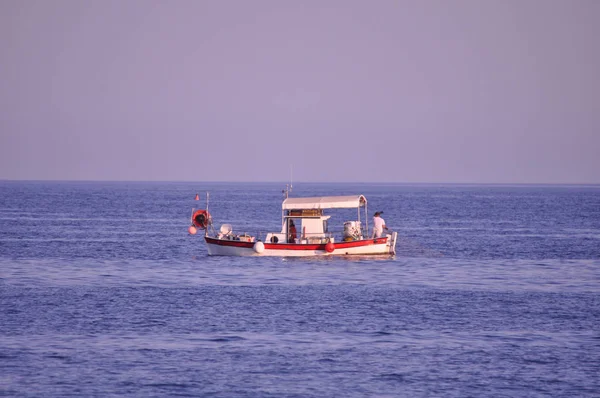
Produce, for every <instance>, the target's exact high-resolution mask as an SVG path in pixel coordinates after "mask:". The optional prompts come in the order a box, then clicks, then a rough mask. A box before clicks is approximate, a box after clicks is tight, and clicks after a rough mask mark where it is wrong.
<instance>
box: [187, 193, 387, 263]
mask: <svg viewBox="0 0 600 398" xmlns="http://www.w3.org/2000/svg"><path fill="white" fill-rule="evenodd" d="M284 192H285V193H286V194H285V199H284V200H283V203H282V204H281V230H280V231H279V232H268V233H266V234H265V235H264V237H262V239H261V237H260V236H258V235H250V234H247V233H243V234H236V233H234V230H233V228H232V226H231V225H230V224H223V225H221V226H220V228H219V229H218V230H216V229H215V228H214V226H213V220H212V216H211V215H210V213H209V212H208V193H207V200H206V208H205V209H192V217H191V226H190V227H189V229H188V232H189V233H190V234H191V235H195V234H196V232H197V230H198V229H200V230H204V239H205V241H206V247H207V250H208V254H209V255H210V256H281V257H312V256H340V255H361V256H364V255H394V254H395V253H396V239H397V232H389V233H385V234H382V235H381V236H379V237H375V236H372V235H370V234H369V232H370V231H369V225H368V216H367V199H366V198H365V197H364V195H351V196H321V197H298V198H296V197H294V198H291V197H289V196H288V193H287V190H286V191H284ZM196 199H198V195H196ZM352 208H355V209H356V210H357V213H356V214H357V217H356V220H349V221H345V222H343V223H340V224H338V225H339V227H340V228H339V229H337V230H336V229H335V228H330V225H331V222H330V219H331V217H332V216H331V215H330V214H326V213H328V212H329V211H331V210H334V209H352ZM346 213H347V211H346ZM296 226H299V229H297V227H296Z"/></svg>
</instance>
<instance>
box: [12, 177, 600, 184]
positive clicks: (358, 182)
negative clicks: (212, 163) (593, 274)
mask: <svg viewBox="0 0 600 398" xmlns="http://www.w3.org/2000/svg"><path fill="white" fill-rule="evenodd" d="M0 182H50V183H51V182H61V183H64V182H67V183H70V182H72V183H77V182H85V183H102V182H110V183H207V184H289V181H240V180H237V181H236V180H105V179H6V178H0ZM295 183H296V184H384V185H492V186H600V182H466V181H459V182H455V181H453V182H440V181H435V182H428V181H419V182H415V181H411V182H408V181H296V182H295Z"/></svg>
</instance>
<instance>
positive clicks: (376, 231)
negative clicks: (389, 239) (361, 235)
mask: <svg viewBox="0 0 600 398" xmlns="http://www.w3.org/2000/svg"><path fill="white" fill-rule="evenodd" d="M381 214H383V212H382V211H377V212H375V215H374V216H373V238H380V237H381V234H382V233H383V230H384V229H385V230H386V231H387V229H388V227H386V226H385V220H384V219H383V218H381V217H380V215H381Z"/></svg>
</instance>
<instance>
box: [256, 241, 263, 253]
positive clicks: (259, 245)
mask: <svg viewBox="0 0 600 398" xmlns="http://www.w3.org/2000/svg"><path fill="white" fill-rule="evenodd" d="M254 251H255V252H257V253H258V254H260V253H262V252H264V251H265V244H264V243H262V242H261V241H258V242H256V243H255V244H254Z"/></svg>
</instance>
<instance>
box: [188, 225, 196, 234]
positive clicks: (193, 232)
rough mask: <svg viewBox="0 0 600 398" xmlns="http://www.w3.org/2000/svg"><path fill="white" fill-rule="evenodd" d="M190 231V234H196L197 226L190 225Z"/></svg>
mask: <svg viewBox="0 0 600 398" xmlns="http://www.w3.org/2000/svg"><path fill="white" fill-rule="evenodd" d="M188 232H189V234H190V235H196V232H198V231H197V230H196V227H194V226H193V225H190V227H189V228H188Z"/></svg>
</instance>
